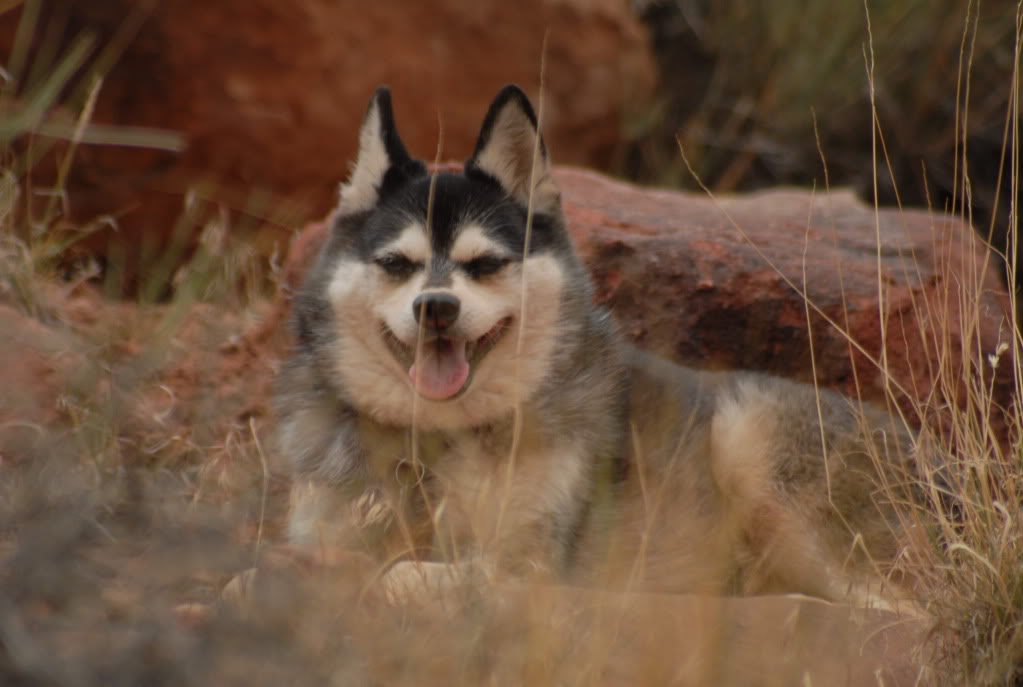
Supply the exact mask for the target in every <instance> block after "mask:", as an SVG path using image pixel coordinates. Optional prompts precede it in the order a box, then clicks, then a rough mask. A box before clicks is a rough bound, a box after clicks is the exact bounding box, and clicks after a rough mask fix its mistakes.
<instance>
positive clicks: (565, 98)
mask: <svg viewBox="0 0 1023 687" xmlns="http://www.w3.org/2000/svg"><path fill="white" fill-rule="evenodd" d="M51 4H52V5H54V6H56V5H60V6H61V8H62V11H66V12H67V25H66V27H65V31H64V34H65V36H67V37H70V36H73V35H74V34H75V33H76V32H77V31H79V30H89V31H92V30H95V31H98V33H99V35H100V37H101V39H103V38H110V37H111V36H114V35H115V34H116V33H117V32H118V31H119V30H121V29H123V28H124V27H125V26H128V25H130V24H131V22H130V21H126V18H133V17H135V16H136V15H138V13H139V12H143V13H144V11H145V10H144V7H145V6H146V3H142V4H140V3H137V2H134V0H106V1H105V2H92V1H91V0H72V1H71V2H59V3H58V2H56V1H55V0H54V1H53V2H45V3H44V5H46V6H47V8H49V6H50V5H51ZM49 9H54V8H49ZM49 9H47V10H46V11H44V13H43V16H44V17H48V16H51V15H52V18H54V20H56V18H59V17H60V16H61V13H60V12H57V11H56V10H55V9H54V11H53V12H49ZM20 14H21V13H20V12H18V11H13V12H7V13H4V14H3V15H0V54H8V53H9V52H10V48H11V44H12V41H13V36H14V31H15V28H16V26H17V22H18V21H19V15H20ZM548 29H549V31H550V33H549V39H548V46H547V53H546V89H545V92H546V96H547V98H546V101H545V112H546V114H545V129H546V134H547V137H548V139H549V140H550V141H551V143H552V144H553V145H554V146H555V150H557V151H558V155H559V159H560V160H562V161H564V162H569V163H573V164H584V165H592V166H597V167H600V166H606V165H607V164H609V162H610V159H611V156H612V154H613V153H614V151H615V148H616V146H617V145H618V143H619V141H620V136H621V122H622V118H623V116H624V114H625V113H626V111H627V110H628V109H630V108H633V107H635V103H636V102H637V101H638V100H641V99H642V98H643V96H645V95H646V94H647V93H648V91H649V90H650V88H651V87H652V85H653V80H654V66H653V62H652V59H651V57H650V54H649V49H648V46H647V42H646V36H645V33H644V31H643V30H642V28H641V27H640V25H639V23H638V21H637V20H636V19H635V18H634V17H633V16H632V14H631V12H630V11H629V9H628V6H627V3H626V2H625V0H586V1H583V0H526V1H525V2H501V1H499V0H478V1H475V2H466V0H440V1H437V2H421V3H414V2H412V3H402V4H401V5H400V6H395V5H393V4H390V3H366V2H358V1H356V0H298V1H297V2H292V3H284V4H282V3H280V2H278V1H277V0H220V1H219V2H214V3H210V2H204V1H203V0H178V1H176V2H162V3H156V4H155V9H152V11H151V14H150V16H148V18H147V19H146V20H145V22H144V23H143V24H142V25H141V28H140V29H139V31H138V33H137V35H136V36H135V37H134V38H133V40H131V41H130V42H129V43H128V44H127V47H126V50H125V52H124V55H123V57H122V58H121V59H120V60H119V61H118V62H117V64H116V66H115V67H114V68H113V70H112V71H111V72H110V73H109V75H108V77H107V78H106V79H105V82H104V85H103V88H102V91H101V92H100V95H99V99H98V102H97V104H96V109H95V113H94V116H93V118H92V121H93V122H95V123H97V124H104V125H129V126H142V127H156V128H161V129H169V130H173V131H178V132H181V133H182V134H183V135H184V137H185V140H186V142H187V146H188V147H187V149H186V150H185V151H184V152H183V153H181V154H171V153H165V152H156V151H150V150H138V149H128V148H117V147H111V146H95V145H83V146H81V147H80V149H79V150H78V152H77V155H76V159H75V164H74V166H73V167H72V174H71V177H70V179H69V180H68V184H67V188H68V191H69V192H70V203H71V207H72V209H73V211H74V214H75V217H76V218H77V219H79V220H80V219H83V218H92V217H94V216H96V215H98V214H117V215H118V217H119V220H118V221H119V223H120V225H121V232H120V234H119V235H118V239H119V240H120V241H121V244H122V249H125V250H129V251H131V250H135V251H138V250H139V249H140V248H139V245H138V244H139V243H140V242H141V241H142V240H143V239H145V240H155V239H159V240H160V241H163V240H165V239H166V238H167V237H168V236H169V235H170V233H171V232H172V230H173V228H174V226H175V222H177V221H178V220H179V219H180V218H181V217H182V215H183V214H185V213H184V203H183V195H184V193H185V191H186V189H189V188H193V189H197V190H198V194H197V195H198V197H200V198H209V199H212V200H214V201H216V202H218V203H222V204H223V205H225V206H226V207H228V208H231V209H234V210H237V211H239V212H240V213H241V214H242V216H243V219H242V220H239V221H236V222H235V226H234V228H235V229H239V230H240V229H245V228H246V226H248V227H249V228H250V229H251V228H255V227H258V226H259V225H262V224H264V223H268V224H270V225H274V226H276V227H294V226H296V225H299V224H301V223H303V222H304V221H306V220H308V219H311V218H315V217H321V216H323V214H324V213H326V212H327V210H328V209H329V208H330V207H331V206H332V204H333V202H334V199H335V196H336V188H337V185H338V183H339V182H340V181H341V179H342V178H343V177H344V176H345V175H346V174H347V170H348V165H349V163H350V161H351V160H352V158H353V157H354V153H355V150H356V144H357V132H358V126H359V124H360V122H361V119H362V117H363V114H364V112H365V108H366V105H367V103H368V101H369V96H370V94H371V93H372V91H373V89H374V88H375V87H376V86H378V85H379V84H382V83H388V84H390V85H391V87H392V88H393V91H394V99H395V107H396V111H397V116H398V118H399V125H400V127H401V131H402V135H403V137H404V139H405V141H406V143H407V144H408V145H409V147H410V150H412V151H413V152H414V153H416V154H417V155H419V156H421V157H424V158H427V159H432V158H433V157H434V154H435V151H436V148H437V134H438V120H439V121H440V122H441V124H442V125H443V134H444V135H443V141H444V149H445V151H450V152H449V153H448V155H447V156H450V155H454V154H456V153H457V154H462V153H467V152H468V151H470V150H471V149H472V145H473V143H474V140H475V136H476V135H477V133H478V131H479V126H480V122H481V120H482V117H483V114H484V112H485V111H486V107H487V105H488V104H489V102H490V100H491V99H492V98H493V96H494V95H495V94H496V92H497V91H498V89H499V88H500V87H501V86H502V85H504V84H505V83H507V82H510V81H514V82H518V83H519V84H521V85H522V86H523V87H525V88H526V89H527V90H528V91H529V92H531V93H536V92H537V91H538V86H539V70H540V58H541V47H542V45H543V42H544V35H545V32H546V31H547V30H548ZM201 219H202V216H201V214H200V215H195V216H191V217H190V219H186V220H185V221H184V225H185V226H184V227H183V228H182V234H183V235H184V236H185V237H186V238H188V237H190V236H194V233H195V232H196V231H197V227H195V228H193V227H192V226H189V225H190V224H192V223H196V222H199V221H201ZM268 231H269V234H270V237H272V238H276V239H280V238H282V237H283V234H282V233H279V232H278V233H275V232H273V231H270V230H268ZM104 236H106V235H105V234H104ZM126 237H127V240H125V239H126ZM102 240H103V241H105V238H103V239H102ZM94 243H95V242H94ZM267 248H269V247H267ZM267 252H269V250H267Z"/></svg>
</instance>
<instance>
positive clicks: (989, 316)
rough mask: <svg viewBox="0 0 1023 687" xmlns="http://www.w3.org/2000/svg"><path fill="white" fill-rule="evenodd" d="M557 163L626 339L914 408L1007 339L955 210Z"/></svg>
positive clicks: (307, 237) (298, 268)
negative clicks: (661, 180) (680, 186)
mask: <svg viewBox="0 0 1023 687" xmlns="http://www.w3.org/2000/svg"><path fill="white" fill-rule="evenodd" d="M556 177H557V180H558V183H559V184H560V185H561V189H562V202H563V204H564V209H565V213H566V215H567V217H568V222H569V230H570V231H571V233H572V236H573V238H574V239H575V242H576V246H577V248H578V250H579V251H580V253H581V255H582V256H583V259H584V260H585V261H586V263H587V264H588V266H589V267H590V270H591V272H592V274H593V277H594V279H595V281H596V284H597V289H598V300H599V301H600V302H602V303H605V304H606V305H607V306H608V307H610V308H611V309H612V311H613V312H614V314H615V316H616V318H617V320H618V321H619V323H620V324H621V325H622V327H623V329H624V331H625V333H626V334H627V336H628V337H629V338H630V339H631V340H633V341H635V342H636V343H637V344H639V345H640V346H641V347H643V348H645V349H647V350H650V351H653V352H655V353H657V354H659V355H662V356H664V357H667V358H670V359H673V360H676V361H678V362H681V363H683V364H688V365H692V366H694V367H704V368H716V369H751V370H762V371H767V372H771V373H773V374H777V375H780V376H783V377H788V378H792V379H799V380H802V381H807V382H809V381H812V380H813V379H814V369H815V370H816V380H817V381H818V382H819V383H821V384H822V385H824V386H826V387H830V388H833V389H838V390H840V391H843V392H845V393H847V394H850V395H854V396H855V395H856V394H857V393H859V394H861V395H862V397H864V398H868V399H873V400H878V399H880V398H882V397H883V396H884V394H885V389H886V387H889V388H890V389H892V390H894V392H895V393H894V395H895V397H896V398H898V399H900V402H901V403H903V404H904V407H906V408H909V407H910V406H911V405H912V404H913V402H914V401H919V400H921V399H924V398H925V397H927V395H928V394H929V393H931V392H932V390H933V389H934V387H935V382H936V380H937V379H938V377H939V373H940V376H942V377H943V378H944V379H945V380H948V379H960V378H961V375H962V370H963V369H964V368H963V365H964V363H963V360H964V356H965V359H967V360H969V361H975V362H979V363H980V364H981V367H985V366H988V365H989V363H988V357H987V356H989V355H991V354H995V352H996V350H997V349H998V346H999V344H1000V343H1003V342H1005V343H1008V336H1009V334H1008V331H1009V320H1008V315H1007V313H1008V297H1007V294H1006V293H1005V290H1004V288H1003V287H1002V286H1001V283H1000V280H999V277H998V274H997V269H998V267H997V264H996V262H995V261H994V260H993V259H992V257H991V254H990V253H989V252H988V250H987V249H986V247H985V246H983V244H982V243H981V242H980V241H978V240H977V239H976V238H975V235H974V233H973V231H972V230H971V229H970V228H969V227H968V226H966V225H964V224H962V223H960V222H958V221H955V220H951V219H948V218H946V217H943V216H941V215H937V214H932V213H928V212H924V211H917V210H906V211H897V210H880V211H879V212H878V213H876V214H875V212H874V209H873V208H872V207H870V206H868V205H866V204H864V203H863V202H861V201H859V200H857V199H856V197H855V196H854V195H853V194H852V193H851V192H846V191H836V192H831V193H829V194H824V193H817V194H814V193H811V192H809V191H801V190H775V191H767V192H761V193H755V194H749V195H741V196H729V197H723V198H718V199H712V198H709V197H707V196H706V195H702V194H694V193H680V192H675V191H659V190H648V189H642V188H639V187H636V186H633V185H630V184H625V183H621V182H617V181H614V180H612V179H609V178H607V177H605V176H602V175H600V174H596V173H593V172H588V171H583V170H579V169H572V168H564V167H562V168H559V169H557V171H556ZM325 234H326V227H325V225H324V224H322V223H318V224H312V225H310V226H309V227H308V228H307V229H306V230H305V231H304V232H303V233H301V234H300V235H299V236H298V237H297V238H296V240H295V241H294V245H295V246H296V250H295V251H294V255H293V258H292V259H291V260H290V261H289V264H288V267H287V269H286V274H287V275H288V278H289V281H290V288H294V287H295V286H296V285H297V283H298V281H299V275H301V274H303V273H304V269H305V265H307V264H308V260H309V259H310V256H312V255H314V254H315V249H316V247H317V246H318V245H319V244H320V242H322V240H323V238H324V236H325ZM878 237H880V245H881V249H880V251H878V248H877V246H878ZM879 269H880V277H879ZM804 284H805V286H804ZM800 292H805V293H806V294H807V296H808V299H809V302H810V303H812V305H811V306H810V307H809V308H808V307H807V305H806V303H807V301H806V300H805V299H804V298H803V297H802V295H801V293H800ZM964 303H965V304H966V307H965V308H964V307H962V306H961V304H964ZM808 309H809V311H810V314H809V318H808V316H807V310H808ZM285 311H286V303H285V304H283V305H282V309H279V311H278V313H277V316H276V318H271V320H270V321H268V326H271V327H274V326H279V324H277V323H279V322H281V321H283V319H284V316H285ZM963 315H965V317H964V316H963ZM808 322H809V323H810V326H809V327H808ZM808 332H811V333H812V346H811V336H809V335H808ZM811 351H812V353H813V356H812V357H811ZM1009 367H1010V365H1009V364H1008V363H1007V362H1005V361H1003V363H1002V364H1001V366H1000V367H999V368H998V372H999V376H998V377H997V379H996V380H995V384H994V387H993V388H994V390H995V397H996V399H998V400H999V401H1000V402H1002V403H1004V402H1006V400H1007V399H1008V398H1009V393H1010V391H1011V389H1010V382H1009V380H1008V374H1007V373H1008V371H1009V370H1008V368H1009ZM882 370H886V371H887V373H883V372H882ZM942 370H943V372H942ZM985 372H990V369H988V370H985ZM964 393H965V389H958V390H952V393H951V394H950V395H957V394H958V396H959V397H960V400H961V397H962V394H964Z"/></svg>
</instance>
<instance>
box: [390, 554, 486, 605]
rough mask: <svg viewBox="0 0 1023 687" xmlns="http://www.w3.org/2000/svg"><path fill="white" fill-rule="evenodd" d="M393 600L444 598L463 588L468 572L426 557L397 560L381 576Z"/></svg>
mask: <svg viewBox="0 0 1023 687" xmlns="http://www.w3.org/2000/svg"><path fill="white" fill-rule="evenodd" d="M380 582H381V584H382V586H383V589H384V593H385V595H386V597H387V600H388V601H390V602H391V603H392V604H395V605H399V604H408V603H429V602H435V601H443V600H444V599H446V598H449V597H452V596H453V595H454V594H455V593H456V592H457V591H458V590H460V589H464V587H465V585H466V583H467V582H468V575H467V574H466V570H465V569H464V567H463V566H460V565H457V564H451V563H435V562H429V561H399V562H398V563H395V564H394V565H392V566H391V567H390V568H389V569H388V570H387V572H386V573H384V575H383V577H382V578H381V580H380Z"/></svg>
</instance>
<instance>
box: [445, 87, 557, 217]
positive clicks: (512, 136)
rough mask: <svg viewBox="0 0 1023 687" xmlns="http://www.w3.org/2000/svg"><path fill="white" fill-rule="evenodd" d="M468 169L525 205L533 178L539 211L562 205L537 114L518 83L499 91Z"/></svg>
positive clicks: (551, 209) (468, 162) (466, 164)
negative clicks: (495, 184)
mask: <svg viewBox="0 0 1023 687" xmlns="http://www.w3.org/2000/svg"><path fill="white" fill-rule="evenodd" d="M537 137H539V146H537ZM534 151H535V153H536V154H535V159H534ZM465 169H466V172H473V171H478V172H483V173H484V174H486V175H487V176H489V177H491V178H493V179H494V180H495V181H497V183H499V184H500V185H501V187H502V188H503V189H504V190H505V192H506V193H507V194H508V195H510V196H511V197H512V198H514V199H516V200H518V201H519V202H520V203H523V204H528V203H529V195H530V187H529V184H530V180H532V182H533V207H534V208H535V209H536V210H538V211H540V212H557V211H558V209H559V207H560V200H561V196H560V193H559V192H558V186H557V184H556V183H555V182H554V177H553V176H552V175H551V163H550V159H549V158H548V156H547V146H545V145H544V142H543V137H542V136H540V132H539V130H538V128H537V119H536V114H535V113H534V112H533V106H532V105H531V104H530V102H529V98H528V97H527V96H526V94H525V93H523V92H522V89H521V88H519V87H518V86H515V85H511V84H509V85H508V86H505V87H504V88H503V89H501V92H500V93H498V94H497V97H496V98H495V99H494V102H493V103H492V104H491V105H490V110H489V111H488V112H487V116H486V118H485V119H484V120H483V128H482V130H481V131H480V137H479V140H478V141H477V142H476V150H475V152H474V153H473V154H472V157H471V158H469V160H468V161H467V162H466V163H465Z"/></svg>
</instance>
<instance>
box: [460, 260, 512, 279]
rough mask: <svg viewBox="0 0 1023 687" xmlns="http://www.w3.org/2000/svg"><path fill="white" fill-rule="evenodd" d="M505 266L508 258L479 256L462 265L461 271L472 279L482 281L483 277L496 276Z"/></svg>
mask: <svg viewBox="0 0 1023 687" xmlns="http://www.w3.org/2000/svg"><path fill="white" fill-rule="evenodd" d="M507 264H508V258H501V257H498V256H496V255H481V256H480V257H478V258H473V259H472V260H470V261H469V262H466V263H463V265H462V269H464V270H465V272H466V274H468V275H469V276H470V277H472V278H473V279H482V278H483V277H489V276H490V275H492V274H496V273H497V272H498V271H500V269H501V268H502V267H504V266H505V265H507Z"/></svg>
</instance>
